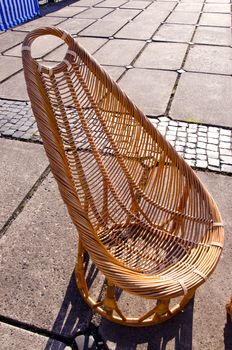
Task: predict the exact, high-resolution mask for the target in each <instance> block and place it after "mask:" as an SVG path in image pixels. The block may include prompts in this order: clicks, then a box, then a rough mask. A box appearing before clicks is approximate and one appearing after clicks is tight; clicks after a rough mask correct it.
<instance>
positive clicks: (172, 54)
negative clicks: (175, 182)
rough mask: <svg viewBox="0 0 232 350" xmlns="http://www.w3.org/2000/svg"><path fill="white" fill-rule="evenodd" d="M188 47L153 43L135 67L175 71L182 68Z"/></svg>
mask: <svg viewBox="0 0 232 350" xmlns="http://www.w3.org/2000/svg"><path fill="white" fill-rule="evenodd" d="M186 50H187V45H185V44H176V43H158V42H156V43H151V44H148V46H147V47H146V48H145V50H144V51H143V52H142V54H141V55H140V56H139V58H138V59H137V60H136V62H135V67H141V68H158V69H173V70H176V69H178V68H180V67H181V65H182V61H183V59H184V55H185V52H186Z"/></svg>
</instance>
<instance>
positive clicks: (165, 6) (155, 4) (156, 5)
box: [148, 1, 177, 11]
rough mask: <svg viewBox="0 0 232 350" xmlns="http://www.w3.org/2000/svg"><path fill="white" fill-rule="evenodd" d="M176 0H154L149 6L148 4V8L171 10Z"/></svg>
mask: <svg viewBox="0 0 232 350" xmlns="http://www.w3.org/2000/svg"><path fill="white" fill-rule="evenodd" d="M176 3H177V2H176V1H170V2H169V1H168V2H160V1H154V2H153V3H152V4H151V6H149V8H148V10H149V11H150V10H151V9H152V10H153V9H155V11H172V10H173V9H174V7H175V6H176Z"/></svg>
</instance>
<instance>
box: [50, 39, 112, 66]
mask: <svg viewBox="0 0 232 350" xmlns="http://www.w3.org/2000/svg"><path fill="white" fill-rule="evenodd" d="M76 40H77V42H78V43H79V44H80V45H82V46H83V47H84V48H85V49H86V50H87V51H88V52H89V53H90V54H93V53H94V52H95V51H96V50H97V49H98V48H99V47H101V46H102V45H104V44H105V43H106V42H107V39H103V38H87V37H78V39H76ZM67 48H68V47H67V45H65V44H64V45H62V46H60V47H59V48H58V49H56V50H54V51H52V52H51V53H50V54H48V55H46V56H45V57H44V60H48V61H54V62H60V61H61V60H62V59H63V58H64V56H65V54H66V51H67Z"/></svg>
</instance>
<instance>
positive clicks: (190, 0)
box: [182, 0, 204, 3]
mask: <svg viewBox="0 0 232 350" xmlns="http://www.w3.org/2000/svg"><path fill="white" fill-rule="evenodd" d="M182 2H187V3H192V2H193V0H182ZM203 2H204V0H195V1H194V3H203Z"/></svg>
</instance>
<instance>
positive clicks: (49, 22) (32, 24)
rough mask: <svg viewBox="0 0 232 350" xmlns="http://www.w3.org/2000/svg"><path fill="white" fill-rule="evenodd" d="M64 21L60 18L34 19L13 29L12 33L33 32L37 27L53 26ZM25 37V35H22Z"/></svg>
mask: <svg viewBox="0 0 232 350" xmlns="http://www.w3.org/2000/svg"><path fill="white" fill-rule="evenodd" d="M63 20H64V19H63V18H60V17H53V18H52V17H47V16H44V17H40V18H37V19H34V20H32V21H29V22H26V23H23V24H21V25H19V26H17V27H15V28H14V29H13V31H14V32H16V31H17V32H18V31H22V32H30V31H31V30H34V29H36V28H38V27H43V26H49V27H50V26H55V25H57V24H59V23H61V22H62V21H63ZM24 36H25V33H24Z"/></svg>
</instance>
